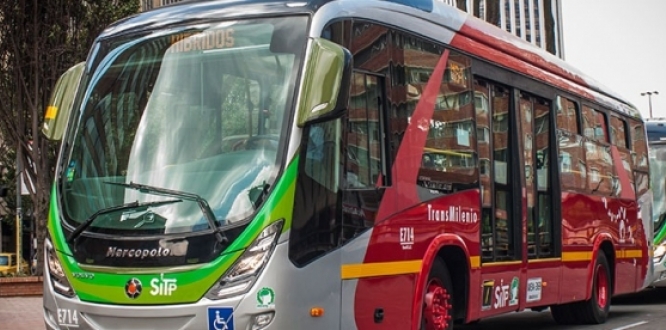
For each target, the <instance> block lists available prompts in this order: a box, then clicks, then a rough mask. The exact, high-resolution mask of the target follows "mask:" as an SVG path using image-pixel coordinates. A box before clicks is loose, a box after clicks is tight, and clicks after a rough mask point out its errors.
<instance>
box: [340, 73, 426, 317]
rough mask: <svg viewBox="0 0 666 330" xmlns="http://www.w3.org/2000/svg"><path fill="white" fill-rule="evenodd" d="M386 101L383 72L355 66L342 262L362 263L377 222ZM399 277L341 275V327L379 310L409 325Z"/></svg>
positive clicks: (405, 290)
mask: <svg viewBox="0 0 666 330" xmlns="http://www.w3.org/2000/svg"><path fill="white" fill-rule="evenodd" d="M386 102H387V98H386V85H385V76H384V75H379V74H375V73H372V72H367V71H361V70H354V73H353V75H352V85H351V88H350V100H349V105H350V106H349V112H348V115H347V116H346V118H344V120H343V125H342V126H343V128H342V132H343V133H342V134H343V140H344V142H343V148H342V157H343V165H342V166H343V168H342V177H341V179H340V182H341V188H342V210H341V211H342V212H341V213H342V224H341V228H339V230H337V233H335V235H336V236H337V237H334V239H335V240H336V241H337V242H338V244H339V245H342V246H343V247H342V264H343V265H350V264H361V263H363V261H364V257H365V253H360V252H359V251H360V250H364V249H365V247H364V246H365V245H366V244H368V239H369V237H370V235H369V232H368V229H369V228H372V227H373V226H374V224H375V221H376V220H379V219H376V215H377V211H378V209H379V204H380V201H381V197H382V194H383V191H384V188H385V187H386V185H387V184H388V183H389V182H387V178H386V177H385V174H386V171H387V169H386V161H385V157H386V151H385V149H384V148H385V146H386V141H385V140H384V139H385V137H386V132H387V128H386V124H387V123H386V118H387V114H386V111H387V106H386ZM403 280H404V278H402V277H399V276H385V277H367V276H361V277H352V278H347V277H345V276H343V278H342V299H341V300H340V310H341V318H340V320H341V323H340V329H355V328H357V327H358V328H362V327H363V325H366V326H367V325H369V324H370V325H373V324H375V323H376V322H377V321H375V320H373V315H384V314H385V315H386V319H384V320H383V323H384V324H390V325H391V327H393V328H395V329H407V328H409V327H410V326H411V323H410V322H411V320H410V319H409V318H408V317H397V316H400V315H410V313H411V304H406V303H404V301H405V300H406V299H405V297H411V294H412V290H413V288H412V287H411V286H409V285H404V282H403ZM377 287H381V288H382V289H381V290H377V289H376V288H377ZM400 297H403V299H399V298H400ZM379 307H381V308H380V309H381V312H380V311H379V310H378V309H377V308H379ZM378 313H379V314H378ZM382 318H383V316H382Z"/></svg>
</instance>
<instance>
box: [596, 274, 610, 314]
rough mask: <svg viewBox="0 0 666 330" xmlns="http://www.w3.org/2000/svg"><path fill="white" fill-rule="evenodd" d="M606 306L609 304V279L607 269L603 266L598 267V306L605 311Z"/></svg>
mask: <svg viewBox="0 0 666 330" xmlns="http://www.w3.org/2000/svg"><path fill="white" fill-rule="evenodd" d="M606 304H608V277H607V276H606V269H604V267H603V266H602V265H597V305H599V308H601V309H604V308H606Z"/></svg>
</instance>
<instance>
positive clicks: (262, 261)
mask: <svg viewBox="0 0 666 330" xmlns="http://www.w3.org/2000/svg"><path fill="white" fill-rule="evenodd" d="M283 225H284V220H278V221H276V222H274V223H272V224H270V225H269V226H268V227H266V228H264V230H263V231H261V233H259V236H257V238H256V239H255V240H254V241H253V242H252V244H250V246H248V248H247V249H246V250H245V252H243V254H241V256H240V257H239V258H238V260H236V263H234V265H233V266H232V267H231V268H229V270H228V271H227V272H226V273H224V275H222V277H221V278H220V280H219V281H218V282H217V283H216V284H215V285H214V286H213V287H212V288H211V289H210V291H208V293H207V294H206V298H208V299H212V300H217V299H223V298H228V297H232V296H236V295H239V294H243V293H245V292H247V291H248V290H249V289H250V288H251V287H252V285H253V284H254V282H255V281H256V280H257V278H258V277H259V274H261V271H262V270H263V268H264V266H266V263H267V262H268V258H269V257H270V256H271V254H272V253H273V250H274V249H275V245H277V241H278V237H279V236H280V232H281V231H282V226H283Z"/></svg>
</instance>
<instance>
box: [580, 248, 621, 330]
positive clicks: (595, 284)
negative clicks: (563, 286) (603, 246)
mask: <svg viewBox="0 0 666 330" xmlns="http://www.w3.org/2000/svg"><path fill="white" fill-rule="evenodd" d="M601 272H603V273H602V274H601ZM600 275H601V276H600ZM611 279H612V277H611V273H610V267H609V265H608V259H606V255H605V254H604V253H603V252H601V251H599V254H598V255H597V262H596V263H595V265H594V278H593V281H592V296H591V298H590V299H589V300H586V301H583V302H581V303H580V304H581V306H580V309H579V310H578V311H579V313H580V318H581V320H580V321H581V323H584V324H602V323H604V322H606V319H608V312H609V311H610V304H611V296H612V289H611V288H612V283H613V282H612V280H611ZM604 281H605V283H599V282H604ZM600 294H602V295H604V297H601V299H600V296H599V295H600ZM602 302H603V303H602Z"/></svg>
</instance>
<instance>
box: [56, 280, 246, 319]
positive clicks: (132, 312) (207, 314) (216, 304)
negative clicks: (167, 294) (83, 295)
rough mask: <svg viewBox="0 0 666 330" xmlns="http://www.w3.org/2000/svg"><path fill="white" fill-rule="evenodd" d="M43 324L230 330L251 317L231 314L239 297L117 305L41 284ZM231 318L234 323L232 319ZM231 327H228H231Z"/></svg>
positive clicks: (235, 308)
mask: <svg viewBox="0 0 666 330" xmlns="http://www.w3.org/2000/svg"><path fill="white" fill-rule="evenodd" d="M44 283H45V285H44V289H45V290H44V323H45V325H46V329H49V330H62V329H77V330H78V329H80V330H87V329H94V330H104V329H146V330H147V329H213V330H232V329H234V327H233V325H231V324H233V323H232V322H234V323H235V324H236V327H235V329H239V328H241V329H245V327H238V325H240V324H244V325H245V324H251V322H252V321H253V320H252V318H253V317H252V316H251V315H248V314H242V313H234V312H235V311H237V307H238V305H239V303H240V301H241V299H242V297H237V298H235V299H228V300H224V301H212V300H208V299H205V298H204V299H201V300H200V301H198V302H196V303H192V304H183V305H160V306H119V305H105V304H96V303H89V302H85V301H81V300H80V299H78V298H76V297H75V298H66V297H63V296H61V295H59V294H57V293H55V292H54V291H53V289H51V288H47V287H50V285H49V284H48V283H49V282H47V281H44ZM232 319H233V320H232ZM230 325H231V327H230Z"/></svg>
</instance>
